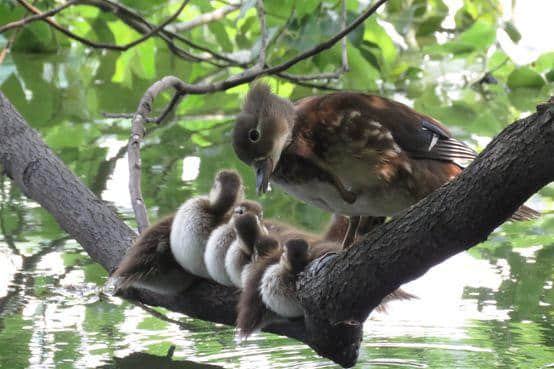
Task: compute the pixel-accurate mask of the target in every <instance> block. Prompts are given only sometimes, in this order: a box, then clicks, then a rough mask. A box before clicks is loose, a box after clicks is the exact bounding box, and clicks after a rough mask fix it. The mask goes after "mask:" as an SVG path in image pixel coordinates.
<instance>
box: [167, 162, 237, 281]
mask: <svg viewBox="0 0 554 369" xmlns="http://www.w3.org/2000/svg"><path fill="white" fill-rule="evenodd" d="M243 196H244V192H243V187H242V180H241V178H240V176H239V175H238V174H237V173H236V172H235V171H232V170H222V171H220V172H219V173H217V175H216V177H215V180H214V184H213V186H212V189H211V191H210V194H209V196H197V197H194V198H192V199H190V200H188V201H186V202H185V203H184V204H183V205H181V207H180V208H179V210H178V211H177V213H176V214H175V219H174V220H173V224H172V227H171V237H170V245H171V251H172V252H173V255H174V256H175V259H176V260H177V262H178V263H179V264H180V265H181V266H182V267H183V268H184V269H185V270H186V271H188V272H190V273H192V274H194V275H197V276H199V277H203V278H208V279H209V278H210V274H209V273H208V269H207V268H206V264H205V263H204V251H205V249H206V243H207V241H208V238H209V237H210V234H211V233H212V231H213V230H214V229H215V228H216V227H218V226H219V225H221V224H224V223H226V222H227V221H228V220H229V218H230V216H231V212H230V210H231V209H232V208H233V206H234V205H235V204H236V203H237V202H238V201H241V200H242V199H243Z"/></svg>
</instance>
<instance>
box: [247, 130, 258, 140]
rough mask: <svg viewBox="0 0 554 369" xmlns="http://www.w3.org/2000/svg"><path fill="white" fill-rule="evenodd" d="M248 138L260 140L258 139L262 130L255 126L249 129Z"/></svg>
mask: <svg viewBox="0 0 554 369" xmlns="http://www.w3.org/2000/svg"><path fill="white" fill-rule="evenodd" d="M248 138H249V139H250V141H252V142H258V140H259V139H260V131H258V130H257V129H255V128H253V129H251V130H250V131H248Z"/></svg>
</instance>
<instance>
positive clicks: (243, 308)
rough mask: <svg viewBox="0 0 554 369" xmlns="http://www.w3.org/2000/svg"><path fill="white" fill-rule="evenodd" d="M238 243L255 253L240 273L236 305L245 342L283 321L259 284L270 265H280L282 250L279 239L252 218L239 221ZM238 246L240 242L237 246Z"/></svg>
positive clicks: (245, 217)
mask: <svg viewBox="0 0 554 369" xmlns="http://www.w3.org/2000/svg"><path fill="white" fill-rule="evenodd" d="M235 223H236V224H235V226H236V229H237V239H238V240H239V242H240V243H241V245H242V247H243V248H244V249H247V250H252V251H251V252H252V257H251V261H250V263H247V264H245V265H244V266H243V269H242V273H241V285H242V288H243V290H242V292H241V295H240V298H239V302H238V305H237V331H238V336H239V338H241V339H246V338H247V337H248V336H249V335H250V334H252V333H253V332H254V331H256V330H258V329H261V328H263V327H264V326H266V325H267V324H270V323H272V322H275V321H280V320H282V319H283V318H282V317H279V316H278V315H277V314H275V313H274V312H272V311H271V310H269V309H268V308H267V306H266V305H265V304H264V302H263V301H262V297H261V295H260V289H259V286H260V281H261V279H262V277H263V275H264V272H265V270H266V269H267V268H268V266H269V265H272V264H275V263H277V262H279V257H280V255H281V253H282V249H281V248H280V247H279V242H278V240H277V239H276V238H274V237H271V236H267V235H266V234H265V232H264V228H263V226H262V224H261V223H260V222H259V221H258V219H256V218H255V217H253V216H251V215H246V216H243V217H240V218H237V220H236V222H235ZM237 244H238V242H237Z"/></svg>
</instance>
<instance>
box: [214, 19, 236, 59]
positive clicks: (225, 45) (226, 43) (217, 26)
mask: <svg viewBox="0 0 554 369" xmlns="http://www.w3.org/2000/svg"><path fill="white" fill-rule="evenodd" d="M208 28H209V29H210V31H211V32H212V33H213V35H214V36H215V39H216V40H217V43H218V44H219V46H221V48H222V49H223V50H225V51H226V52H231V51H233V43H232V42H231V40H230V39H229V35H228V34H227V31H226V30H225V27H224V26H223V25H222V24H221V23H219V22H212V23H210V24H209V25H208Z"/></svg>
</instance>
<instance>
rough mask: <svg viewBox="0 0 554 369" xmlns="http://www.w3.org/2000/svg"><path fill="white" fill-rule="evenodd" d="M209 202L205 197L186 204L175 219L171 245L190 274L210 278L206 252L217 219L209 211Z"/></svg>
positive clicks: (178, 259) (173, 251) (177, 257)
mask: <svg viewBox="0 0 554 369" xmlns="http://www.w3.org/2000/svg"><path fill="white" fill-rule="evenodd" d="M207 206H208V200H207V199H206V198H204V197H200V198H198V197H197V198H193V199H190V200H188V201H187V202H185V203H184V204H183V205H181V207H180V208H179V210H178V211H177V213H176V214H175V218H174V219H173V224H172V226H171V235H170V245H171V252H172V253H173V256H174V257H175V260H177V262H178V263H179V264H180V265H181V266H182V267H183V268H184V269H185V270H186V271H188V272H190V273H192V274H194V275H197V276H199V277H203V278H210V275H209V273H208V270H207V269H206V264H205V263H204V250H205V249H206V243H207V241H208V238H209V236H210V233H211V231H212V230H213V227H214V226H215V219H214V217H213V215H211V214H210V213H209V212H208V211H207Z"/></svg>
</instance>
